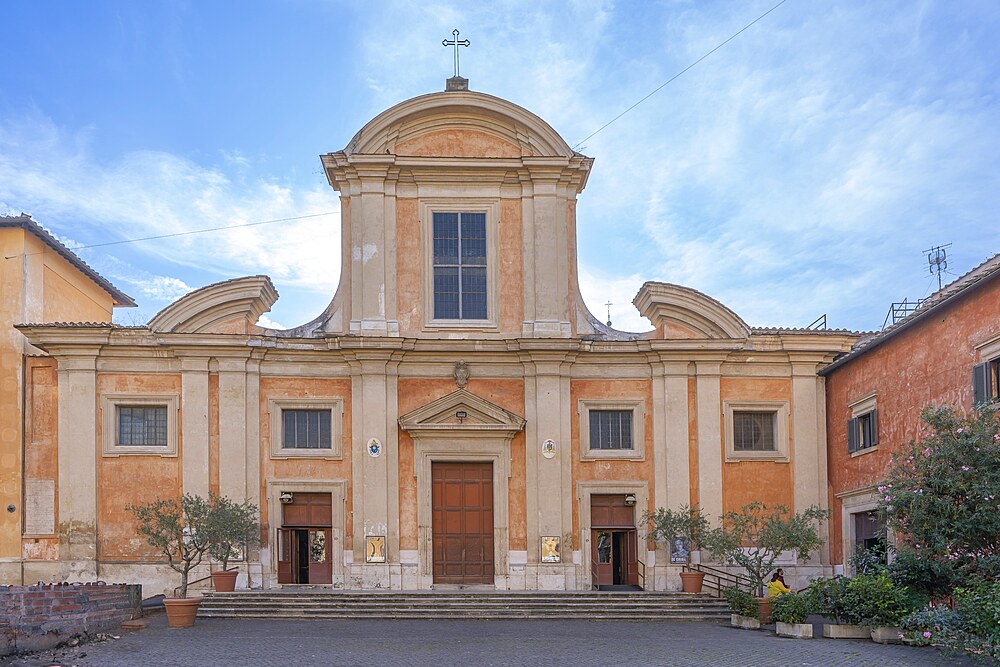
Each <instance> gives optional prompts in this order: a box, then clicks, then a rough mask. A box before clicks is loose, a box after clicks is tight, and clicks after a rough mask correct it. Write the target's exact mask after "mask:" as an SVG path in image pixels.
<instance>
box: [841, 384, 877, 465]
mask: <svg viewBox="0 0 1000 667" xmlns="http://www.w3.org/2000/svg"><path fill="white" fill-rule="evenodd" d="M876 398H877V396H876V395H875V394H869V395H867V396H865V397H864V398H861V399H858V400H856V401H853V402H852V403H850V404H848V408H850V410H851V418H850V419H848V420H847V451H848V453H849V454H852V455H853V454H861V453H864V452H866V451H868V450H871V449H873V448H874V447H875V446H877V445H878V408H877V407H876V405H877V403H876Z"/></svg>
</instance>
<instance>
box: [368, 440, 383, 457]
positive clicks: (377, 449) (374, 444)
mask: <svg viewBox="0 0 1000 667" xmlns="http://www.w3.org/2000/svg"><path fill="white" fill-rule="evenodd" d="M368 454H369V456H371V457H372V458H378V457H379V456H381V454H382V441H381V440H379V439H378V438H372V439H371V440H369V441H368Z"/></svg>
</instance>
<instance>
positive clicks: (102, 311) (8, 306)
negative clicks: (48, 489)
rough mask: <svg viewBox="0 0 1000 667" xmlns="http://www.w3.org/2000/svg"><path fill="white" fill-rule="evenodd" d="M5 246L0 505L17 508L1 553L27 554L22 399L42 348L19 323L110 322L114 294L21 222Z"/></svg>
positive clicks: (3, 534)
mask: <svg viewBox="0 0 1000 667" xmlns="http://www.w3.org/2000/svg"><path fill="white" fill-rule="evenodd" d="M0 251H2V253H3V257H6V258H9V259H6V260H4V261H0V507H6V506H7V505H14V507H15V508H16V509H17V511H15V512H6V511H5V512H2V513H0V558H18V557H20V556H21V554H22V541H21V530H22V527H21V517H22V509H23V508H22V506H21V505H22V494H23V485H22V466H25V465H27V462H26V461H22V449H23V445H22V442H23V441H22V437H23V436H22V433H21V423H22V419H23V415H22V405H23V403H22V400H28V399H30V396H31V393H30V392H31V389H30V383H31V381H32V377H30V374H28V373H27V371H26V370H24V369H23V366H24V363H23V360H24V356H23V355H24V354H25V353H32V352H37V351H36V350H34V348H30V347H28V346H27V344H26V342H25V340H24V336H22V335H21V332H19V331H18V330H17V329H15V328H14V325H15V324H21V323H27V322H53V321H71V320H76V321H81V320H82V321H96V322H109V321H111V310H112V298H111V296H110V295H109V294H108V293H107V292H105V291H104V290H103V289H101V288H100V287H98V286H97V285H96V284H94V283H93V282H92V281H91V280H90V278H88V277H87V276H86V275H84V274H83V273H81V272H80V271H79V270H78V269H76V268H75V267H74V266H73V265H72V264H70V263H69V262H67V261H66V260H65V259H63V258H62V257H61V256H59V255H57V254H56V253H55V252H54V251H52V249H51V248H49V246H47V245H46V244H45V243H43V242H42V241H41V240H40V239H39V238H38V237H36V236H35V235H34V234H31V233H28V232H25V231H24V230H23V229H21V228H20V227H17V228H4V229H0ZM26 385H27V386H26ZM46 419H47V418H46ZM43 421H44V420H43ZM52 433H53V437H54V433H55V431H52ZM52 449H53V450H54V449H55V443H53V444H52ZM29 544H31V545H37V544H42V543H41V542H34V541H30V542H29ZM28 548H29V550H31V549H35V548H36V547H35V546H31V547H28Z"/></svg>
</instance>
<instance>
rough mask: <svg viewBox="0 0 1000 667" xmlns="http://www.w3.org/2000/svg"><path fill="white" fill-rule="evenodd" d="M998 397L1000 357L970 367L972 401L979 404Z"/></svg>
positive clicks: (999, 392) (999, 395) (999, 390)
mask: <svg viewBox="0 0 1000 667" xmlns="http://www.w3.org/2000/svg"><path fill="white" fill-rule="evenodd" d="M998 398H1000V357H997V358H995V359H990V360H989V361H987V362H984V363H982V364H978V365H976V366H975V367H974V368H973V369H972V403H973V405H980V404H981V403H989V402H990V401H995V400H997V399H998Z"/></svg>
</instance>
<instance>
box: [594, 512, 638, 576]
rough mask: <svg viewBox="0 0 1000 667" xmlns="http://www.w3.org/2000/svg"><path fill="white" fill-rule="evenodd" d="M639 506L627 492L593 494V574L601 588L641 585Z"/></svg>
mask: <svg viewBox="0 0 1000 667" xmlns="http://www.w3.org/2000/svg"><path fill="white" fill-rule="evenodd" d="M634 521H635V508H634V507H632V506H630V505H626V504H625V496H624V494H623V495H594V496H591V497H590V525H591V544H592V548H591V560H590V567H591V575H592V582H593V585H594V587H596V588H598V589H599V590H614V589H616V588H621V589H632V590H634V589H637V588H639V551H638V535H637V531H636V528H635V523H634Z"/></svg>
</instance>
